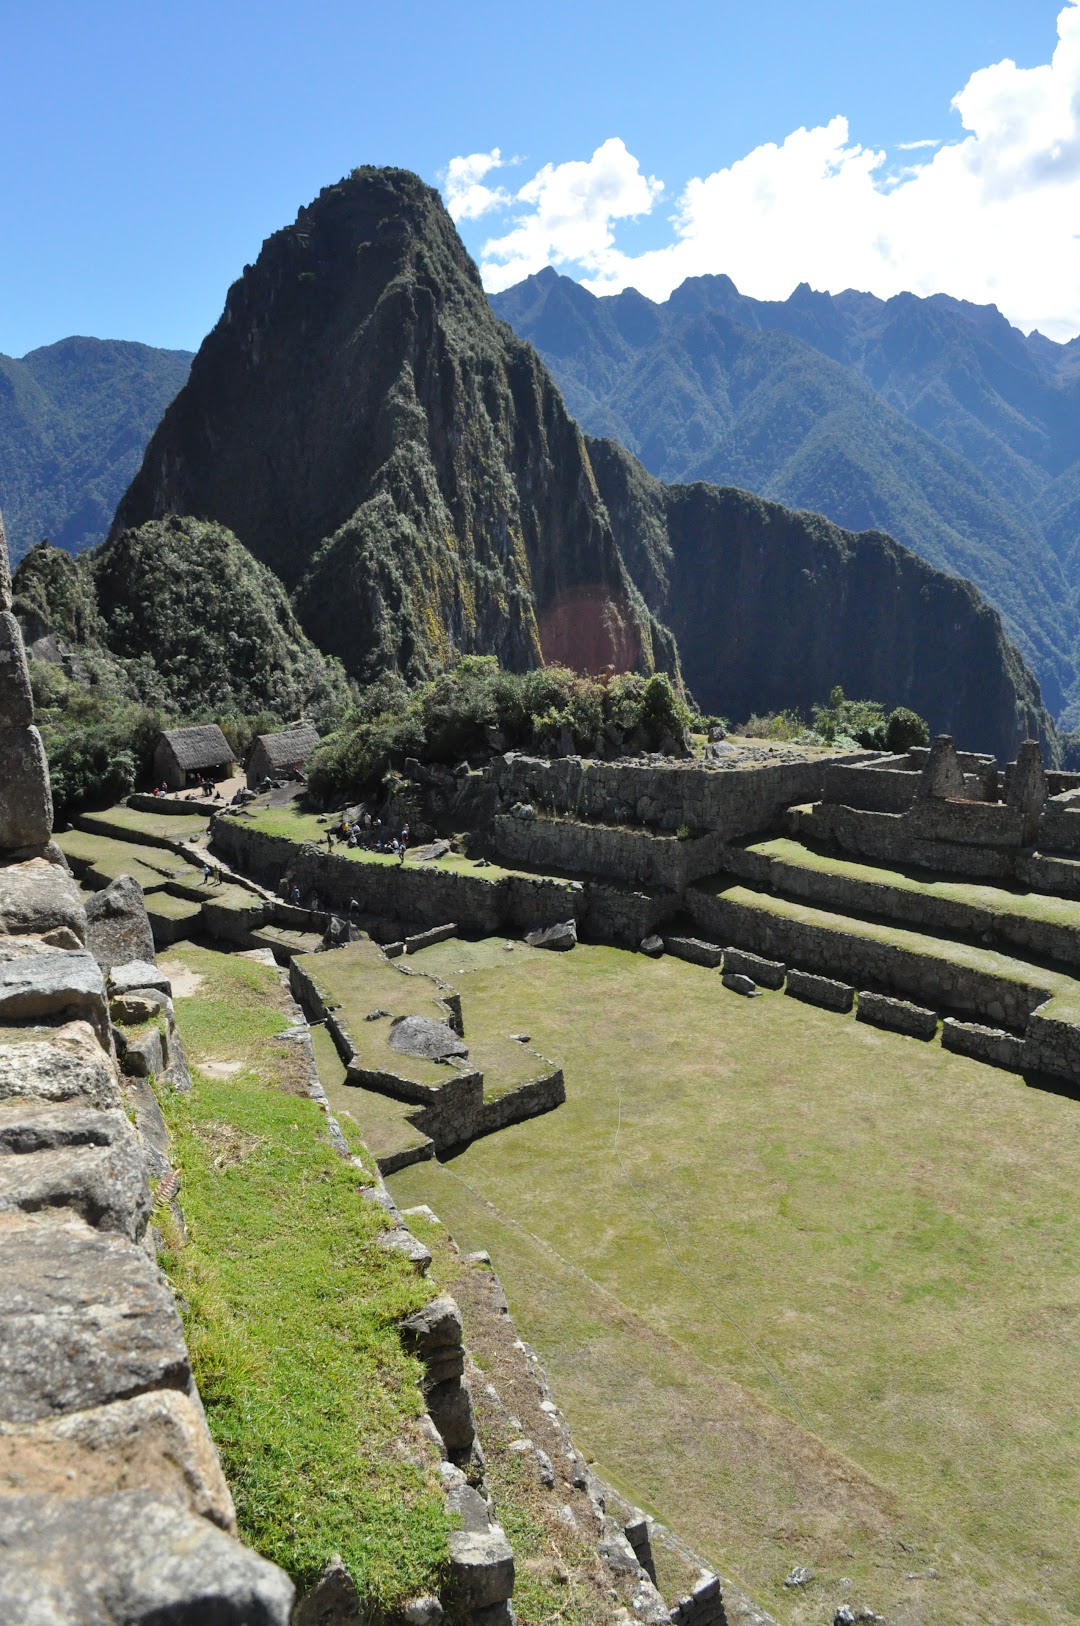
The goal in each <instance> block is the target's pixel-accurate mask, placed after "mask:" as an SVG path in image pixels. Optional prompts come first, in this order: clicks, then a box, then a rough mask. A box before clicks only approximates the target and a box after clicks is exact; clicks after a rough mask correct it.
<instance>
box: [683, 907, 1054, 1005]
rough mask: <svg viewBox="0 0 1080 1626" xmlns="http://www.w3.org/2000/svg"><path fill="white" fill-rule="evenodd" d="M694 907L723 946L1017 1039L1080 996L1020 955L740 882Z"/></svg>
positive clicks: (693, 911)
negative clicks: (1047, 1011) (1050, 1006)
mask: <svg viewBox="0 0 1080 1626" xmlns="http://www.w3.org/2000/svg"><path fill="white" fill-rule="evenodd" d="M687 906H688V909H689V911H690V913H691V916H692V917H693V919H694V920H695V923H696V924H697V925H698V926H699V927H700V928H701V929H702V930H703V931H705V932H707V933H708V935H709V936H710V937H712V938H713V939H714V940H715V941H719V942H723V943H732V944H734V945H735V946H737V947H739V948H747V949H750V950H751V952H753V953H757V954H762V955H765V956H767V957H769V958H773V959H777V960H783V961H784V962H785V963H787V964H789V965H795V966H798V967H800V968H802V969H804V970H808V971H813V972H817V973H819V974H822V975H824V976H831V977H839V978H841V979H842V980H843V981H845V982H849V983H853V984H854V985H855V986H856V987H859V988H862V987H870V988H876V989H879V990H883V991H886V992H888V993H892V994H897V995H899V996H901V997H902V998H905V999H912V1000H914V1001H915V1002H916V1003H918V1004H920V1005H923V1006H929V1007H931V1008H933V1009H935V1010H938V1011H950V1012H954V1013H957V1014H961V1015H966V1016H974V1017H975V1018H976V1019H978V1020H982V1021H988V1022H990V1023H992V1024H993V1025H994V1026H996V1027H1007V1028H1012V1029H1014V1030H1015V1031H1017V1032H1022V1031H1023V1030H1024V1029H1025V1028H1026V1026H1027V1023H1028V1020H1029V1018H1030V1016H1031V1013H1032V1012H1033V1011H1034V1010H1035V1009H1036V1008H1037V1007H1038V1006H1040V1005H1042V1004H1043V1003H1044V1002H1045V1001H1047V1000H1049V999H1051V998H1055V999H1056V998H1059V997H1061V998H1063V1000H1064V1001H1065V1002H1066V1003H1068V1002H1069V1001H1070V1000H1071V999H1073V998H1075V997H1076V996H1077V994H1080V984H1078V983H1077V982H1076V981H1075V980H1074V979H1073V978H1072V977H1069V976H1067V975H1065V974H1064V973H1063V972H1058V971H1050V970H1046V969H1044V968H1043V967H1041V966H1039V965H1036V964H1033V963H1031V962H1030V961H1026V960H1023V959H1021V958H1019V957H1010V956H1006V955H1004V954H1001V953H999V952H997V951H996V950H993V949H983V948H975V947H973V946H971V945H970V944H966V943H962V942H958V941H955V940H953V939H950V938H948V937H945V936H935V935H932V934H931V933H928V932H915V931H911V930H909V929H907V928H906V927H903V926H899V925H888V924H881V923H880V922H877V921H871V920H866V919H863V918H861V917H859V916H858V915H854V914H842V913H840V912H839V911H838V910H835V909H834V910H828V909H822V908H818V907H814V906H811V905H808V904H804V903H800V902H794V901H792V900H790V899H787V898H779V897H775V896H773V895H771V894H770V893H767V892H764V891H760V890H757V889H755V888H753V887H749V886H741V885H739V884H737V883H736V884H727V885H725V884H723V883H721V884H712V885H710V886H709V887H708V888H693V887H692V888H690V889H689V891H688V893H687Z"/></svg>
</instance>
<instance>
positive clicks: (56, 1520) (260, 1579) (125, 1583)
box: [0, 1491, 295, 1626]
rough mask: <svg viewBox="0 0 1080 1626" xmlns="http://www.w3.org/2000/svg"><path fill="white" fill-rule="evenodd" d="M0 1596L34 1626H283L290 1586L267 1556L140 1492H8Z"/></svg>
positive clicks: (11, 1612)
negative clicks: (65, 1494)
mask: <svg viewBox="0 0 1080 1626" xmlns="http://www.w3.org/2000/svg"><path fill="white" fill-rule="evenodd" d="M3 1515H4V1516H3V1522H2V1528H0V1597H2V1598H3V1599H4V1605H5V1609H6V1611H8V1614H7V1618H8V1619H10V1620H11V1621H12V1622H14V1621H23V1622H27V1623H30V1622H33V1623H34V1626H38V1623H40V1626H118V1623H119V1622H123V1626H166V1623H168V1626H210V1623H213V1626H288V1622H289V1616H290V1613H291V1611H292V1605H293V1599H294V1597H295V1589H294V1587H293V1584H292V1582H291V1581H290V1580H289V1579H288V1577H287V1576H286V1575H285V1574H284V1573H283V1572H282V1571H281V1570H279V1569H278V1568H277V1566H276V1565H275V1564H271V1563H269V1562H268V1560H267V1559H265V1558H260V1557H259V1556H258V1554H257V1553H253V1552H251V1551H250V1550H249V1549H248V1548H247V1547H243V1546H241V1544H240V1543H239V1542H238V1541H236V1540H234V1539H233V1537H232V1536H230V1535H227V1534H226V1533H225V1531H224V1530H219V1529H218V1528H217V1527H216V1526H215V1525H213V1524H211V1523H210V1522H209V1520H207V1519H200V1518H197V1517H196V1516H195V1515H194V1514H192V1513H189V1512H187V1511H186V1510H185V1509H184V1508H181V1507H179V1506H177V1504H176V1503H175V1502H171V1501H164V1500H162V1499H161V1498H159V1497H156V1496H153V1495H151V1494H150V1493H148V1492H145V1491H127V1492H122V1493H119V1494H116V1495H111V1496H88V1497H85V1498H64V1499H59V1498H54V1497H49V1496H10V1497H6V1498H5V1500H4V1509H3Z"/></svg>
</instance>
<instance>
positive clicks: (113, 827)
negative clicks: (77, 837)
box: [78, 805, 210, 845]
mask: <svg viewBox="0 0 1080 1626" xmlns="http://www.w3.org/2000/svg"><path fill="white" fill-rule="evenodd" d="M78 822H79V826H80V828H81V829H83V830H89V831H90V832H91V833H92V834H95V835H102V836H116V837H118V838H119V839H121V840H131V839H135V840H139V839H140V838H141V839H142V840H144V841H148V842H149V844H150V845H155V844H156V843H158V842H165V841H189V840H190V839H191V837H192V836H201V835H202V834H203V832H204V831H205V830H208V829H209V828H210V815H209V814H208V813H194V812H192V813H183V812H180V811H179V810H178V809H176V808H170V809H169V810H168V811H164V810H163V811H162V812H160V813H158V812H153V813H144V812H140V811H139V810H138V809H137V808H134V807H125V806H123V805H117V806H116V807H110V808H106V810H105V811H104V812H103V813H80V814H79V820H78Z"/></svg>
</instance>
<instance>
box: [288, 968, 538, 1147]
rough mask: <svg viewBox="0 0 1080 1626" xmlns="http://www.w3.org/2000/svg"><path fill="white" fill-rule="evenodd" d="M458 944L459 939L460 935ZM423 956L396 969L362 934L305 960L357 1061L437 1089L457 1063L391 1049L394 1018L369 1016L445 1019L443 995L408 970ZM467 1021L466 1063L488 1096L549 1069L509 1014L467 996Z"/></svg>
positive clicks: (453, 1071) (430, 982)
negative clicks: (521, 1039)
mask: <svg viewBox="0 0 1080 1626" xmlns="http://www.w3.org/2000/svg"><path fill="white" fill-rule="evenodd" d="M453 946H454V947H459V946H461V945H458V944H457V943H456V942H455V943H454V944H453ZM500 952H502V953H505V952H506V951H505V950H500ZM418 958H419V957H418V956H416V955H410V956H409V957H408V959H407V961H406V962H405V968H403V969H400V970H399V969H398V963H397V961H388V960H386V959H384V957H383V955H382V953H381V951H380V950H379V949H378V948H377V947H376V946H375V944H374V943H371V942H367V941H361V942H358V943H350V944H348V945H347V946H346V947H344V948H342V949H337V950H335V951H334V953H333V954H320V955H318V956H312V958H311V959H309V960H306V961H305V962H304V971H305V973H306V974H307V975H308V976H310V977H311V979H312V981H313V982H314V983H315V985H316V987H317V988H318V990H319V993H320V995H321V997H322V999H323V1001H324V1003H325V1004H326V1005H327V1006H328V1007H329V1006H331V1005H333V1006H336V1007H338V1008H339V1009H340V1011H341V1015H342V1016H343V1018H344V1021H345V1025H346V1027H347V1028H348V1030H349V1034H350V1036H351V1038H352V1041H353V1044H354V1046H355V1047H356V1053H357V1063H358V1065H359V1066H361V1067H366V1068H370V1069H372V1070H373V1071H375V1070H382V1071H386V1072H393V1073H397V1074H398V1075H399V1076H400V1077H402V1078H408V1079H412V1080H413V1081H414V1082H416V1083H418V1084H426V1085H428V1086H430V1087H433V1088H436V1089H438V1088H441V1086H442V1085H443V1084H446V1083H448V1082H449V1081H450V1080H451V1079H453V1078H455V1077H456V1076H457V1072H456V1070H454V1069H451V1068H449V1067H447V1066H445V1065H440V1064H439V1063H437V1062H431V1061H425V1060H423V1059H422V1058H420V1057H415V1056H405V1055H402V1054H400V1053H399V1052H398V1051H396V1050H391V1049H390V1047H389V1045H388V1044H387V1033H388V1030H389V1023H388V1022H386V1021H385V1020H381V1021H378V1022H369V1021H368V1020H367V1015H368V1012H369V1011H374V1010H385V1011H389V1013H390V1015H391V1016H392V1017H394V1016H412V1015H420V1016H434V1017H436V1018H437V1019H438V1020H439V1021H445V1019H446V1018H445V1013H444V1011H443V1010H442V1008H441V1006H439V1005H438V1004H437V1001H438V999H439V997H440V995H439V989H438V987H437V986H436V984H435V983H433V982H432V981H431V980H430V978H429V977H427V976H410V975H409V971H411V970H417V969H421V970H422V969H423V968H422V967H419V966H418V965H417V961H418ZM464 1021H465V1042H466V1043H467V1044H468V1046H469V1055H468V1059H467V1060H466V1061H465V1062H464V1064H463V1066H464V1070H465V1071H466V1072H474V1071H480V1072H482V1073H483V1074H484V1096H485V1099H487V1100H494V1099H496V1098H497V1097H499V1096H501V1095H505V1094H506V1093H507V1091H509V1090H513V1089H516V1088H517V1087H518V1086H519V1085H521V1084H524V1083H525V1082H526V1081H527V1080H529V1079H532V1078H536V1077H537V1076H539V1075H540V1074H541V1073H542V1072H544V1071H546V1070H547V1069H546V1068H544V1066H543V1065H542V1063H540V1062H539V1061H538V1060H537V1057H536V1056H535V1055H533V1054H532V1052H531V1051H530V1050H528V1049H526V1047H525V1046H524V1045H521V1044H518V1043H516V1042H515V1041H514V1040H513V1039H511V1038H510V1033H511V1032H512V1031H515V1030H514V1027H513V1017H512V1014H509V1013H508V1016H507V1018H501V1017H500V1018H499V1019H497V1020H496V1019H493V1013H489V1012H486V1011H474V1010H473V1007H472V1004H471V1002H470V1003H469V1005H468V1006H466V1007H465V1009H464ZM364 1121H365V1123H366V1121H367V1120H364Z"/></svg>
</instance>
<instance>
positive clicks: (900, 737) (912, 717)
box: [885, 706, 930, 755]
mask: <svg viewBox="0 0 1080 1626" xmlns="http://www.w3.org/2000/svg"><path fill="white" fill-rule="evenodd" d="M929 744H930V728H929V725H928V723H927V722H926V720H925V718H922V717H920V716H919V714H918V712H916V711H909V710H908V708H907V707H906V706H897V708H896V710H895V711H891V712H890V713H889V719H888V722H887V723H886V724H885V749H886V750H887V751H893V752H895V753H896V754H897V755H899V754H900V753H901V752H902V751H910V750H911V747H912V746H913V745H929Z"/></svg>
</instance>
